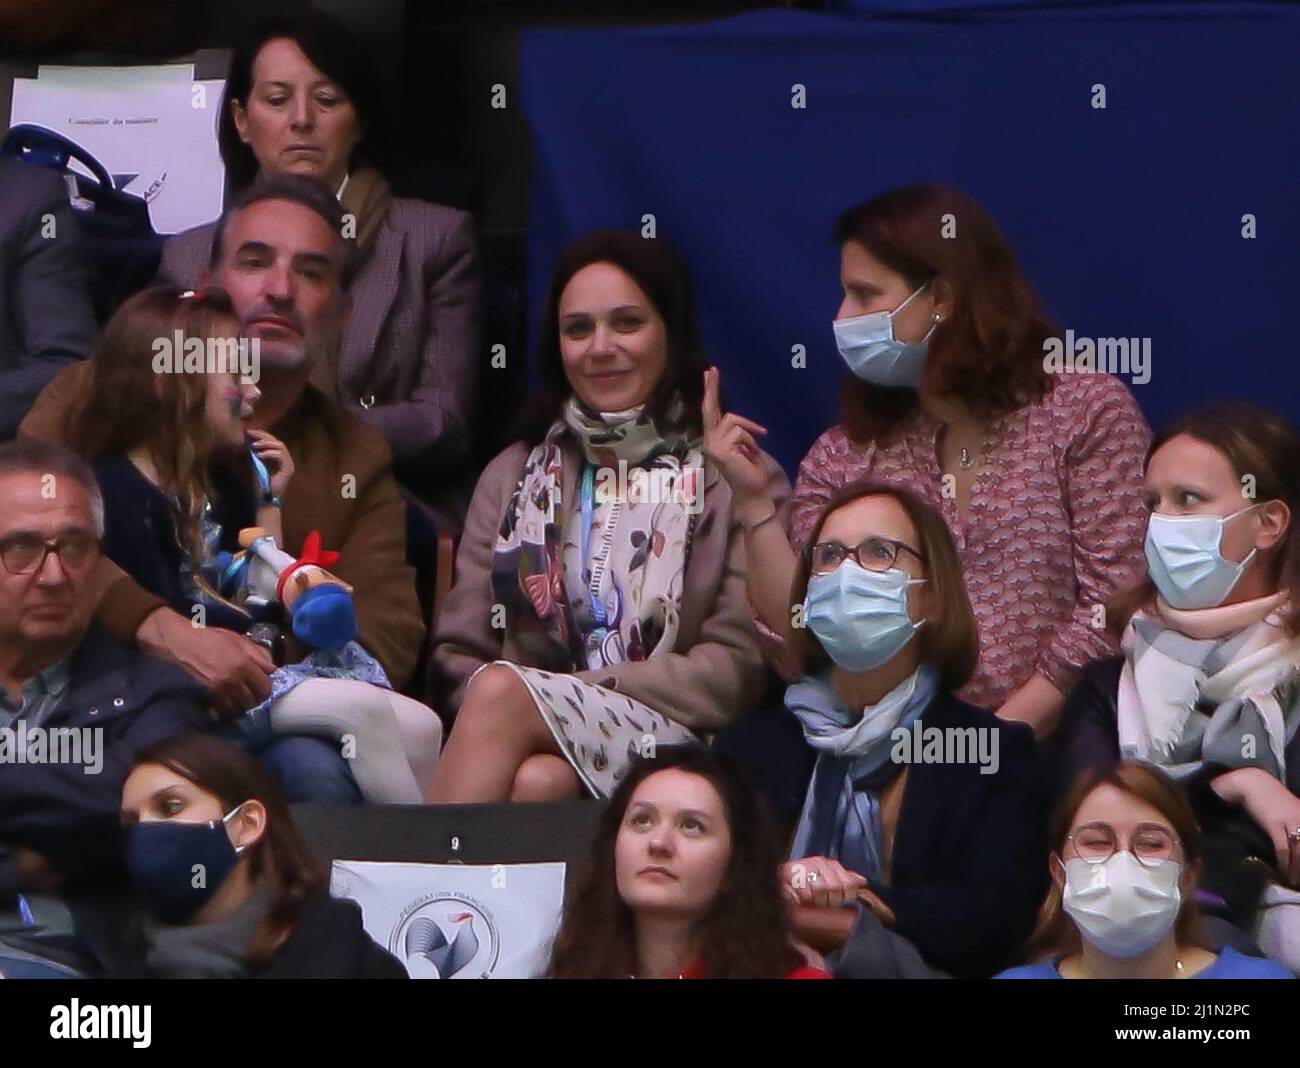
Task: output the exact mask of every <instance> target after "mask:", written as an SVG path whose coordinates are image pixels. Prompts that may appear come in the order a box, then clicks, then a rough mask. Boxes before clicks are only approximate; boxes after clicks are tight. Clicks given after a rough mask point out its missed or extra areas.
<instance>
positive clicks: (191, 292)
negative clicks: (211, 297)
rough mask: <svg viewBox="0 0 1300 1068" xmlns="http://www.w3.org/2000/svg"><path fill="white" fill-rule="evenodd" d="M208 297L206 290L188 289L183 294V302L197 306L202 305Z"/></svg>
mask: <svg viewBox="0 0 1300 1068" xmlns="http://www.w3.org/2000/svg"><path fill="white" fill-rule="evenodd" d="M207 297H208V291H207V290H206V289H187V290H186V291H185V292H184V293H182V294H181V296H180V299H181V300H188V301H193V302H194V303H195V304H202V303H203V301H205V300H206V299H207Z"/></svg>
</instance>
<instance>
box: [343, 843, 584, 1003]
mask: <svg viewBox="0 0 1300 1068" xmlns="http://www.w3.org/2000/svg"><path fill="white" fill-rule="evenodd" d="M330 893H331V894H333V895H334V896H335V897H347V898H351V899H352V900H354V901H356V902H357V903H358V904H359V905H360V906H361V915H362V920H363V922H364V924H365V928H366V931H367V933H369V935H370V937H371V938H373V939H374V940H375V941H376V942H378V943H379V945H381V946H383V947H384V948H385V949H386V950H388V952H390V953H391V954H393V956H395V957H396V958H397V959H398V960H400V961H401V962H402V963H403V964H405V965H406V970H407V972H408V973H409V974H410V976H411V978H412V979H531V978H533V977H535V976H537V975H539V974H541V973H542V972H543V971H544V970H545V969H546V965H547V962H548V961H549V959H550V953H551V942H552V940H553V939H554V938H555V933H556V932H557V931H558V930H559V927H560V915H561V912H562V910H563V907H564V864H563V863H559V862H555V863H546V864H408V863H391V862H386V861H369V860H336V861H335V862H334V865H333V869H332V871H331V873H330Z"/></svg>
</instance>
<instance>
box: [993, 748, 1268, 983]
mask: <svg viewBox="0 0 1300 1068" xmlns="http://www.w3.org/2000/svg"><path fill="white" fill-rule="evenodd" d="M1052 841H1053V844H1054V846H1055V851H1054V852H1053V853H1052V856H1051V860H1050V864H1051V871H1052V882H1053V886H1052V889H1051V892H1050V893H1049V895H1048V898H1047V902H1046V904H1045V905H1044V907H1043V912H1042V917H1041V920H1040V923H1039V928H1038V932H1037V934H1036V935H1035V938H1034V952H1033V954H1032V955H1033V956H1035V957H1040V956H1041V959H1039V960H1038V961H1037V963H1035V964H1030V965H1027V966H1024V967H1020V968H1012V969H1010V970H1008V971H1005V972H1003V973H1002V974H1001V975H999V976H997V978H998V979H1290V978H1292V976H1291V974H1290V973H1289V972H1288V971H1287V970H1286V969H1285V968H1283V967H1282V966H1281V965H1279V964H1277V963H1276V962H1274V961H1270V960H1264V959H1262V958H1259V957H1248V956H1244V955H1243V954H1241V953H1238V952H1237V951H1236V950H1234V949H1230V948H1228V949H1224V950H1223V951H1222V952H1220V953H1217V954H1216V953H1213V952H1211V951H1210V950H1208V949H1205V948H1203V947H1202V946H1201V945H1199V944H1198V936H1197V931H1198V914H1197V908H1196V904H1195V891H1196V882H1197V877H1198V875H1199V873H1200V867H1201V860H1200V847H1199V832H1198V829H1197V826H1196V818H1195V816H1193V815H1192V810H1191V808H1190V807H1189V806H1188V804H1187V802H1186V800H1184V798H1183V795H1182V792H1181V791H1180V790H1179V789H1178V787H1177V786H1176V785H1175V784H1174V783H1172V782H1171V781H1170V780H1169V779H1168V777H1166V776H1165V775H1164V774H1162V773H1161V772H1159V771H1157V770H1156V769H1155V768H1153V767H1151V766H1150V765H1149V764H1142V763H1136V762H1125V763H1122V764H1118V765H1116V766H1114V767H1112V768H1109V769H1105V770H1100V771H1093V772H1090V773H1087V774H1085V775H1084V776H1082V777H1081V778H1080V779H1079V780H1078V781H1077V782H1076V783H1075V785H1074V787H1073V789H1072V790H1071V791H1070V794H1069V796H1068V797H1067V798H1066V799H1065V802H1064V804H1063V805H1062V807H1061V809H1060V811H1059V814H1058V816H1057V820H1056V826H1055V827H1054V828H1053V835H1052Z"/></svg>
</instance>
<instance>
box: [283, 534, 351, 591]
mask: <svg viewBox="0 0 1300 1068" xmlns="http://www.w3.org/2000/svg"><path fill="white" fill-rule="evenodd" d="M320 544H321V541H320V531H319V530H313V531H312V532H311V533H310V534H308V535H307V540H306V541H304V542H303V543H302V554H301V555H300V556H299V557H298V559H297V560H295V561H294V562H293V563H292V564H290V565H289V566H288V567H286V568H285V569H284V573H283V574H282V575H281V576H280V581H279V582H277V583H276V584H275V599H276V600H277V601H279V602H280V603H281V604H283V603H284V587H285V583H287V582H288V581H289V577H290V576H291V575H292V574H293V573H294V572H295V571H297V570H298V569H299V568H303V567H313V566H314V567H319V568H323V569H325V570H326V571H328V570H329V569H330V568H331V567H333V566H334V565H335V564H337V563H338V562H339V554H338V553H336V552H334V551H333V550H332V549H322V548H321V547H320Z"/></svg>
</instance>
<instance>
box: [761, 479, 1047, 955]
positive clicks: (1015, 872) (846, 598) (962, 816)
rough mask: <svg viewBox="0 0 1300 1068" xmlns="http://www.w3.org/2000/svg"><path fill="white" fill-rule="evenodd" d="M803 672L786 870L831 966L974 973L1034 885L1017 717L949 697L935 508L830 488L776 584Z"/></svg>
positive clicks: (962, 644) (867, 491)
mask: <svg viewBox="0 0 1300 1068" xmlns="http://www.w3.org/2000/svg"><path fill="white" fill-rule="evenodd" d="M791 600H792V605H791V607H792V615H793V616H794V618H796V619H797V620H799V623H800V625H799V626H798V627H797V628H796V633H797V635H798V640H800V641H802V643H803V648H802V649H801V654H802V656H803V658H804V660H805V662H806V663H807V664H808V665H809V671H810V674H808V675H807V676H806V677H804V678H803V679H801V680H799V681H798V682H796V683H795V684H793V685H792V686H791V687H790V688H789V690H788V691H787V693H786V707H787V708H788V709H789V710H790V711H791V712H792V713H793V714H794V716H795V717H797V719H798V721H799V723H800V725H801V726H802V730H803V734H804V738H805V741H806V743H807V745H808V746H809V747H810V748H811V749H812V750H813V751H814V752H815V753H816V764H815V766H814V769H813V775H812V782H811V784H810V786H809V788H808V792H807V795H806V797H805V800H804V804H803V811H802V813H801V815H800V818H799V823H798V827H797V829H796V831H795V836H794V844H793V848H792V849H791V853H790V856H791V860H790V862H789V863H788V864H786V865H785V867H784V870H783V882H784V884H785V886H786V889H787V893H788V896H789V897H790V898H791V901H792V904H793V905H794V906H795V913H796V914H795V924H796V930H797V932H798V934H799V936H800V937H801V938H803V939H804V940H805V941H807V942H808V943H809V944H810V945H812V946H814V947H815V948H817V949H819V950H821V951H823V952H826V953H830V954H831V956H829V957H828V958H827V959H828V963H829V964H830V965H831V967H832V970H833V971H834V973H835V974H836V975H837V976H840V977H845V978H912V977H921V976H927V975H931V974H933V973H934V972H942V973H944V974H950V975H956V976H962V977H986V976H988V975H991V974H992V973H993V972H995V971H996V970H998V969H999V968H1001V967H1004V966H1005V965H1006V964H1007V963H1008V962H1009V961H1012V960H1015V959H1017V954H1018V952H1019V950H1020V948H1021V946H1022V944H1023V942H1024V940H1025V938H1026V937H1027V936H1028V935H1029V933H1030V931H1031V930H1032V928H1033V922H1034V911H1035V909H1036V907H1037V905H1038V902H1039V901H1040V900H1041V898H1042V894H1043V890H1044V889H1045V881H1044V879H1043V869H1042V865H1043V860H1044V857H1045V855H1046V833H1045V832H1046V827H1045V817H1044V811H1045V804H1044V798H1043V797H1042V796H1041V792H1040V789H1039V787H1038V785H1037V784H1038V783H1039V782H1040V781H1041V780H1040V779H1039V777H1038V775H1037V762H1036V755H1035V744H1034V740H1033V736H1032V733H1031V731H1030V730H1029V728H1028V727H1026V726H1025V725H1023V724H1018V723H1008V722H1006V721H1005V720H999V719H998V718H997V717H995V716H994V715H993V714H992V713H990V712H988V711H986V710H984V709H981V708H976V707H974V706H973V705H969V704H967V703H965V702H964V701H962V700H960V699H958V698H957V697H955V696H953V692H954V691H955V690H958V689H960V688H961V687H962V686H963V685H964V684H965V683H966V682H967V680H968V679H969V678H970V676H971V672H972V671H973V670H974V668H975V663H976V659H977V657H978V652H979V645H978V639H977V637H976V629H975V619H974V616H973V614H972V612H971V607H970V602H969V600H968V599H967V596H966V589H965V586H964V585H963V583H962V578H961V565H960V562H959V560H958V556H957V550H956V547H955V546H954V545H953V541H952V537H951V535H950V534H949V533H948V528H947V527H946V526H945V525H944V522H943V518H942V517H941V516H940V515H939V514H938V512H937V511H935V509H933V508H932V507H930V505H928V504H926V503H925V502H924V501H923V500H921V499H920V497H919V496H918V495H916V494H914V493H912V492H910V491H909V490H906V489H903V488H901V487H896V486H890V485H888V484H885V483H875V482H860V483H855V484H852V485H850V486H847V487H845V488H844V489H843V490H841V491H840V492H839V493H837V494H836V495H835V496H833V497H832V498H831V501H830V503H829V504H828V505H827V506H826V508H825V510H824V511H823V513H822V515H821V517H820V518H818V519H817V520H816V521H815V523H814V526H813V528H812V531H811V536H810V545H809V547H808V549H806V550H805V551H804V554H803V556H802V558H801V560H800V562H799V569H798V571H797V574H796V579H795V582H794V586H793V592H792V595H791Z"/></svg>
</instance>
